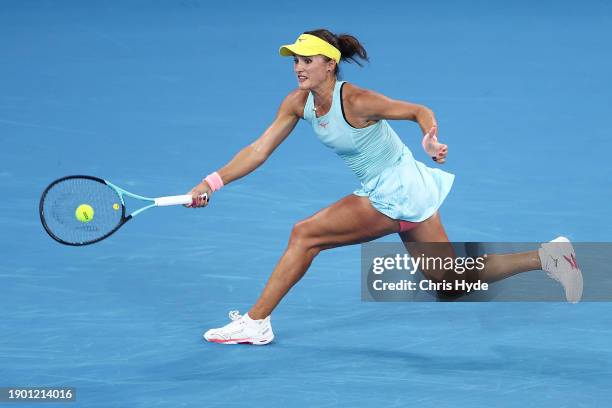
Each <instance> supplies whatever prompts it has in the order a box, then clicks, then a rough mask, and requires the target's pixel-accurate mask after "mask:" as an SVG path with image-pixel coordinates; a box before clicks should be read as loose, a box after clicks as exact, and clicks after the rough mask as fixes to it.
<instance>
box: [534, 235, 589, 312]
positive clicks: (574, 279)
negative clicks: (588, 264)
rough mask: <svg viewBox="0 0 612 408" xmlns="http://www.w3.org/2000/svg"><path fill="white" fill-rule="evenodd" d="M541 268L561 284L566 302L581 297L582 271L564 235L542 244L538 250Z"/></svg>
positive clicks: (571, 246)
mask: <svg viewBox="0 0 612 408" xmlns="http://www.w3.org/2000/svg"><path fill="white" fill-rule="evenodd" d="M538 254H539V255H540V261H541V262H542V270H543V271H544V272H546V273H547V274H548V276H549V277H550V278H552V279H554V280H556V281H558V282H559V283H561V285H563V288H564V289H565V298H566V299H567V301H568V302H572V303H578V302H579V301H580V299H581V298H582V271H581V270H580V268H579V267H578V263H577V262H576V252H575V251H574V247H573V245H572V244H571V242H570V241H569V239H567V238H565V237H557V238H555V239H553V240H552V241H550V242H547V243H545V244H542V246H541V247H540V249H539V250H538Z"/></svg>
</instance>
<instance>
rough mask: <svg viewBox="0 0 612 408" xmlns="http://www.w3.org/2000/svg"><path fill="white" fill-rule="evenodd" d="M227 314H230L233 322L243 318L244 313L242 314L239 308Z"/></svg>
mask: <svg viewBox="0 0 612 408" xmlns="http://www.w3.org/2000/svg"><path fill="white" fill-rule="evenodd" d="M227 315H228V316H229V318H230V320H231V321H233V322H235V321H236V320H240V319H241V318H242V315H241V314H240V312H239V311H238V310H230V312H229V313H228V314H227Z"/></svg>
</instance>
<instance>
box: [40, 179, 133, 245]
mask: <svg viewBox="0 0 612 408" xmlns="http://www.w3.org/2000/svg"><path fill="white" fill-rule="evenodd" d="M82 208H85V210H82V211H84V213H83V215H81V216H79V214H78V213H77V209H79V210H81V209H82ZM123 213H124V211H123V204H122V201H121V197H120V196H119V195H118V194H117V192H115V190H113V189H112V188H111V187H109V186H108V185H106V184H104V183H102V182H100V181H97V180H92V179H88V178H68V179H65V180H62V181H60V182H58V183H56V184H54V185H52V186H51V187H50V188H49V189H48V190H47V192H46V194H45V195H44V197H43V202H42V204H41V218H42V219H43V221H44V224H45V228H46V229H47V231H48V232H49V233H50V234H51V236H52V237H53V238H55V239H58V240H59V241H61V242H64V243H69V244H75V245H82V244H86V243H91V242H94V241H96V240H99V239H101V238H103V237H105V236H106V235H108V234H110V233H111V232H113V231H114V230H115V229H116V228H117V227H118V226H120V225H121V223H122V222H123Z"/></svg>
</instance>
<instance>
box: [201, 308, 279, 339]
mask: <svg viewBox="0 0 612 408" xmlns="http://www.w3.org/2000/svg"><path fill="white" fill-rule="evenodd" d="M229 318H230V319H231V320H232V321H231V322H230V323H229V324H227V325H225V326H223V327H220V328H218V329H210V330H208V331H207V332H206V333H204V339H205V340H206V341H210V342H212V343H221V344H255V345H257V346H263V345H264V344H268V343H270V342H271V341H272V340H274V333H273V332H272V324H271V323H270V316H268V317H266V318H265V319H261V320H253V319H251V317H250V316H249V314H248V313H247V314H245V315H240V313H238V311H237V310H232V311H231V312H229Z"/></svg>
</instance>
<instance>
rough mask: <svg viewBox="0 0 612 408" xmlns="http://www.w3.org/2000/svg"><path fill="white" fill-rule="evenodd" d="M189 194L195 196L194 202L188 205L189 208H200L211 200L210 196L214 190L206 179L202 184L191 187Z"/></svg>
mask: <svg viewBox="0 0 612 408" xmlns="http://www.w3.org/2000/svg"><path fill="white" fill-rule="evenodd" d="M187 194H191V195H192V197H193V202H192V203H191V204H190V205H186V206H185V207H187V208H200V207H206V206H207V205H208V203H209V202H210V197H211V195H212V190H211V189H210V186H209V185H208V183H206V182H205V181H202V182H201V183H200V184H198V185H197V186H195V187H194V188H192V189H191V191H189V192H188V193H187Z"/></svg>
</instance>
